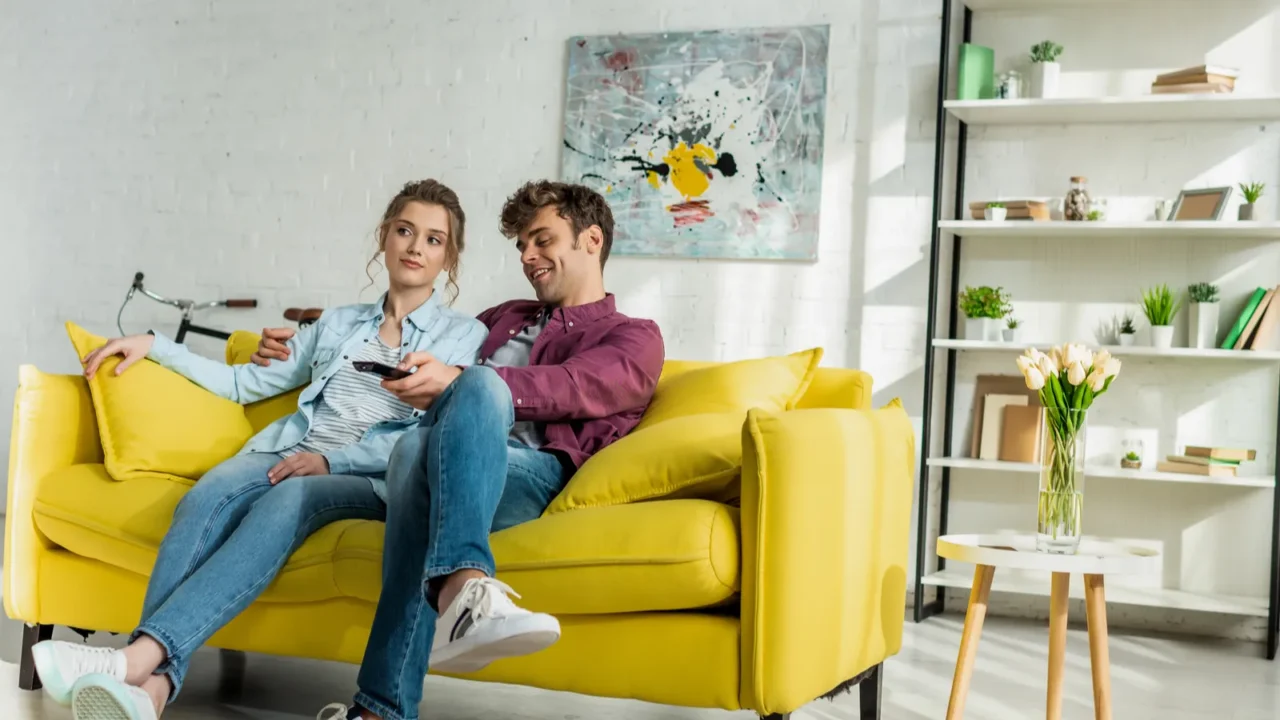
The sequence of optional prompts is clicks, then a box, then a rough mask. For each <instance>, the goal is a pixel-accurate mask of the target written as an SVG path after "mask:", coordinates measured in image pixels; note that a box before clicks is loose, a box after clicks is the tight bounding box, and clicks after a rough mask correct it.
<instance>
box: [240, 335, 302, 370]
mask: <svg viewBox="0 0 1280 720" xmlns="http://www.w3.org/2000/svg"><path fill="white" fill-rule="evenodd" d="M293 336H294V332H293V331H292V330H290V329H289V328H262V339H261V340H259V341H258V352H256V353H254V354H253V355H252V356H251V357H250V358H249V359H250V360H252V361H253V364H254V365H261V366H262V367H266V366H268V365H270V364H271V361H272V360H288V359H289V355H291V354H292V353H293V351H292V350H290V349H289V346H288V345H285V343H286V342H287V341H288V340H289V339H290V338H292V337H293Z"/></svg>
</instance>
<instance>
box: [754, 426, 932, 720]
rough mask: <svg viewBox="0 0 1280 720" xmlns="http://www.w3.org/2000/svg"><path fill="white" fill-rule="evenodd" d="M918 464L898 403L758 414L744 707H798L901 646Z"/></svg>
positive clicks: (767, 709)
mask: <svg viewBox="0 0 1280 720" xmlns="http://www.w3.org/2000/svg"><path fill="white" fill-rule="evenodd" d="M914 463H915V435H914V432H913V430H912V427H911V422H910V420H909V419H908V417H907V414H906V412H905V411H904V410H903V409H902V406H901V404H900V403H898V402H897V401H894V402H893V403H891V404H890V405H889V406H888V407H886V408H884V409H881V410H835V409H831V410H795V411H792V412H787V413H781V414H777V415H771V414H768V413H765V412H761V411H756V410H753V411H751V412H750V413H748V415H747V422H746V425H745V426H744V427H743V463H742V686H741V688H742V689H741V703H742V706H743V707H744V708H751V709H754V710H756V711H757V712H759V713H760V714H762V715H766V714H770V713H788V712H791V711H792V710H795V709H796V708H798V707H800V706H801V705H804V704H805V703H807V702H809V701H811V700H813V699H815V698H817V697H819V696H821V695H823V694H824V693H827V692H828V691H830V690H832V689H833V688H835V687H836V686H838V685H839V684H840V683H842V682H844V681H846V680H848V679H850V678H852V677H854V676H855V675H858V674H859V673H861V672H863V671H864V670H866V669H868V668H870V667H872V666H874V665H876V664H878V663H880V662H882V661H883V660H885V659H886V658H887V657H889V656H891V655H894V654H896V653H897V652H898V650H899V649H900V648H901V647H902V623H903V617H904V614H905V609H906V586H907V554H908V543H909V535H910V524H911V495H912V486H913V484H914V479H913V478H914V473H913V466H914Z"/></svg>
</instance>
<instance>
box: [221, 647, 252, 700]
mask: <svg viewBox="0 0 1280 720" xmlns="http://www.w3.org/2000/svg"><path fill="white" fill-rule="evenodd" d="M218 656H219V659H220V660H221V671H220V673H219V675H218V700H220V701H222V702H235V701H236V700H239V699H240V698H241V697H242V696H243V694H244V678H245V669H246V667H247V665H248V662H247V659H246V657H245V654H244V653H242V652H240V651H239V650H220V651H219V652H218Z"/></svg>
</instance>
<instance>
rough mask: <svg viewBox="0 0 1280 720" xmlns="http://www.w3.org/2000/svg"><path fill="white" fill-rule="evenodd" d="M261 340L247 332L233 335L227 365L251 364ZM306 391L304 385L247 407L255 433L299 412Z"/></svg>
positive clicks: (229, 343)
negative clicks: (300, 401)
mask: <svg viewBox="0 0 1280 720" xmlns="http://www.w3.org/2000/svg"><path fill="white" fill-rule="evenodd" d="M261 339H262V336H260V335H257V334H256V333H251V332H247V331H245V330H237V331H235V332H233V333H231V338H230V339H228V340H227V350H226V352H227V364H228V365H244V364H245V363H247V362H250V358H251V357H252V356H253V354H254V353H255V352H257V350H258V341H259V340H261ZM306 389H307V386H306V385H303V386H302V387H300V388H298V389H296V390H290V391H289V392H286V393H281V394H280V395H276V396H275V397H269V398H267V399H266V400H259V401H258V402H254V403H249V404H248V405H245V406H244V415H245V417H247V418H249V425H250V426H252V427H253V431H254V432H255V433H256V432H259V431H260V430H262V429H263V428H265V427H266V426H268V425H270V424H271V423H273V422H275V421H277V420H279V419H280V418H282V417H284V416H285V415H292V414H293V413H295V412H297V411H298V396H299V395H301V394H302V391H303V390H306Z"/></svg>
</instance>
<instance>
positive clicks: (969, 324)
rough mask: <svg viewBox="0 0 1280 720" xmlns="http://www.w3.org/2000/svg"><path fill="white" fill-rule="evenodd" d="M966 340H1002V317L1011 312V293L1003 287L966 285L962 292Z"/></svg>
mask: <svg viewBox="0 0 1280 720" xmlns="http://www.w3.org/2000/svg"><path fill="white" fill-rule="evenodd" d="M960 311H961V312H963V313H964V316H965V317H966V318H968V319H967V320H965V322H964V338H965V339H966V340H985V341H988V342H999V341H1000V325H999V322H1000V318H1002V317H1004V316H1005V315H1008V314H1009V294H1008V293H1006V292H1005V291H1004V288H1002V287H995V288H993V287H989V286H987V285H981V286H978V287H968V286H966V287H965V289H964V292H962V293H960Z"/></svg>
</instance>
